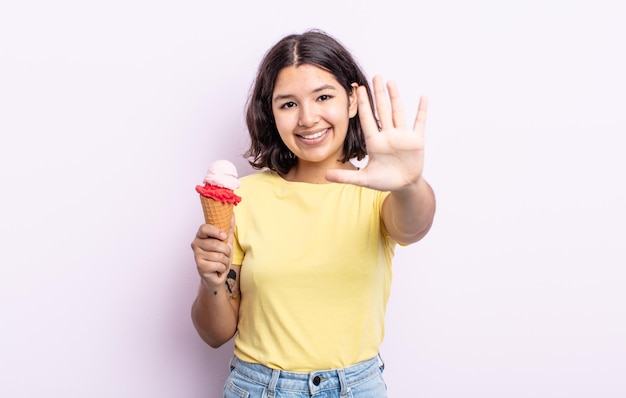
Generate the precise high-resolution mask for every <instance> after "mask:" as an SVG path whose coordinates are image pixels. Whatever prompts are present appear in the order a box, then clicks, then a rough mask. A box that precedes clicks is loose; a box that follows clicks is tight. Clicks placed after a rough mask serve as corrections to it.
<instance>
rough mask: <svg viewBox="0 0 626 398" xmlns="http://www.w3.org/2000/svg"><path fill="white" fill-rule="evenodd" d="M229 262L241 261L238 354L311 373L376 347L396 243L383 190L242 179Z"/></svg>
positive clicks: (262, 175) (270, 176)
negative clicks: (386, 223)
mask: <svg viewBox="0 0 626 398" xmlns="http://www.w3.org/2000/svg"><path fill="white" fill-rule="evenodd" d="M241 183H242V184H241V188H239V189H238V191H237V194H238V195H240V196H241V197H242V201H241V203H239V205H238V206H236V207H235V221H236V228H235V239H234V243H233V248H234V256H233V264H241V275H240V290H241V302H240V311H239V324H238V334H237V336H236V337H235V354H236V355H237V356H238V357H239V358H240V359H242V360H244V361H248V362H255V363H261V364H263V365H265V366H268V367H270V368H274V369H282V370H289V371H294V372H310V371H313V370H320V369H334V368H340V367H345V366H349V365H353V364H355V363H357V362H360V361H363V360H366V359H370V358H372V357H374V356H376V354H377V353H378V349H379V345H380V343H381V342H382V340H383V335H384V317H385V310H386V306H387V301H388V297H389V290H390V287H391V260H392V257H393V253H394V248H395V242H394V241H393V240H392V239H391V238H389V237H388V235H387V234H386V232H385V230H384V227H383V225H382V221H381V217H380V211H381V207H382V203H383V200H384V198H385V197H386V195H387V194H388V193H386V192H379V191H376V190H372V189H368V188H362V187H357V186H354V185H347V184H336V183H331V184H309V183H301V182H288V181H286V180H284V179H283V178H281V177H280V176H278V175H277V174H276V173H274V172H270V171H262V172H259V173H256V174H252V175H250V176H246V177H243V178H242V179H241Z"/></svg>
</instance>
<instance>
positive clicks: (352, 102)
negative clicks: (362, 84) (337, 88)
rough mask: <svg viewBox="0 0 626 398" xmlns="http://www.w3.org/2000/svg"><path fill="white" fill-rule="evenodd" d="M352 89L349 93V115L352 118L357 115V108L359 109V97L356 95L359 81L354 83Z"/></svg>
mask: <svg viewBox="0 0 626 398" xmlns="http://www.w3.org/2000/svg"><path fill="white" fill-rule="evenodd" d="M351 86H352V91H351V92H350V94H348V116H349V117H350V119H352V118H353V117H355V116H356V113H357V110H358V109H359V105H358V101H357V97H356V89H357V88H358V87H359V85H358V84H357V83H352V84H351Z"/></svg>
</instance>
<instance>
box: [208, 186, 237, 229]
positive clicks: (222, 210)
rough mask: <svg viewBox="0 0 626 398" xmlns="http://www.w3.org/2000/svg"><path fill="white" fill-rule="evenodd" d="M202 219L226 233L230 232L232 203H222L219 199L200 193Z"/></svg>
mask: <svg viewBox="0 0 626 398" xmlns="http://www.w3.org/2000/svg"><path fill="white" fill-rule="evenodd" d="M200 202H201V203H202V211H203V212H204V221H205V222H206V223H207V224H211V225H215V226H216V227H218V228H219V229H221V230H222V231H224V232H226V234H230V224H231V220H232V217H233V204H232V203H222V202H220V201H219V200H214V199H211V198H207V197H204V196H202V195H200Z"/></svg>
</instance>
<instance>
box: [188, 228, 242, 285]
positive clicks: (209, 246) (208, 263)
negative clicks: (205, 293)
mask: <svg viewBox="0 0 626 398" xmlns="http://www.w3.org/2000/svg"><path fill="white" fill-rule="evenodd" d="M232 230H233V228H231V231H232ZM226 238H228V240H226ZM232 241H233V233H232V232H231V233H230V236H227V235H226V233H224V231H222V230H220V229H219V228H217V227H216V226H214V225H211V224H202V225H201V226H200V228H198V232H197V233H196V237H195V238H194V240H193V241H192V242H191V248H192V250H193V253H194V259H195V261H196V267H197V269H198V274H200V277H201V278H202V284H203V285H204V286H205V287H207V288H209V289H215V288H217V287H219V286H224V284H225V283H226V278H227V276H228V270H229V269H230V265H231V260H232V258H231V256H232Z"/></svg>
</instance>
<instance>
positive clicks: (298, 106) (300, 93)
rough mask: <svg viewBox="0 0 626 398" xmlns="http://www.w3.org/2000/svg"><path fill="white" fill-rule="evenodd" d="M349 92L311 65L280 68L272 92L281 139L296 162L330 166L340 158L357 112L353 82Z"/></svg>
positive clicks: (330, 76)
mask: <svg viewBox="0 0 626 398" xmlns="http://www.w3.org/2000/svg"><path fill="white" fill-rule="evenodd" d="M353 87H354V89H353V90H352V93H351V94H350V95H348V94H347V93H346V90H345V89H344V88H343V86H341V84H339V82H338V81H337V79H335V77H334V76H333V75H332V74H331V73H329V72H327V71H325V70H324V69H321V68H319V67H317V66H314V65H309V64H303V65H300V66H298V67H295V66H287V67H285V68H283V69H282V70H281V71H280V72H279V73H278V76H277V78H276V82H275V85H274V92H273V94H272V112H273V114H274V120H275V121H276V127H277V129H278V133H279V134H280V137H281V139H282V140H283V142H284V143H285V145H286V146H287V148H289V149H290V150H291V152H293V153H294V154H295V155H296V156H297V157H298V159H299V164H301V165H302V163H316V164H317V165H321V166H322V167H323V166H324V165H327V167H332V166H333V165H335V164H336V163H337V161H338V160H339V159H341V158H343V142H344V140H345V138H346V134H347V132H348V124H349V120H350V118H352V117H354V116H355V115H356V113H357V100H356V83H354V84H353Z"/></svg>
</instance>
